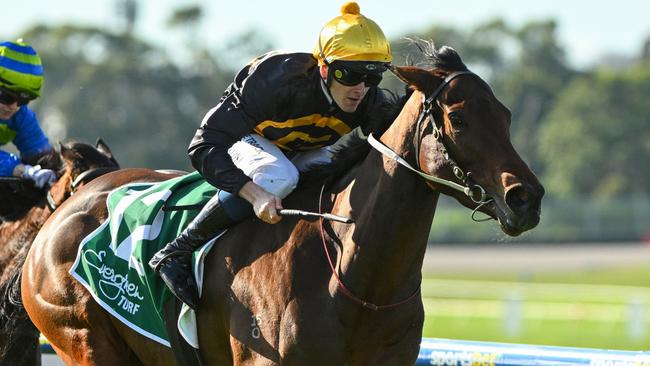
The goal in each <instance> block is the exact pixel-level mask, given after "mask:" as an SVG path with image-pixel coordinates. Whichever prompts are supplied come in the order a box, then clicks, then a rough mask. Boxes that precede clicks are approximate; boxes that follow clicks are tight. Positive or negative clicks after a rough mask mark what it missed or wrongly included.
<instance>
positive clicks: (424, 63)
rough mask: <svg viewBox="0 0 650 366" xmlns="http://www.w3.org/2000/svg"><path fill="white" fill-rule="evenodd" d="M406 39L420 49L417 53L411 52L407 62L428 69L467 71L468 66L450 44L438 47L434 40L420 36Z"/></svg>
mask: <svg viewBox="0 0 650 366" xmlns="http://www.w3.org/2000/svg"><path fill="white" fill-rule="evenodd" d="M406 40H407V41H408V42H409V43H410V44H411V45H412V46H415V47H416V48H417V50H418V52H416V53H415V54H409V57H408V58H407V64H409V65H412V66H417V67H420V68H423V69H427V70H431V69H445V70H449V71H467V66H466V65H465V64H464V63H463V60H462V59H461V58H460V55H458V52H456V50H455V49H453V48H451V47H449V46H442V47H440V48H436V46H435V43H434V42H433V41H427V40H424V39H420V38H406Z"/></svg>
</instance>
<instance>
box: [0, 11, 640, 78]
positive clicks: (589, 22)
mask: <svg viewBox="0 0 650 366" xmlns="http://www.w3.org/2000/svg"><path fill="white" fill-rule="evenodd" d="M117 1H118V0H90V1H89V0H56V1H45V0H17V1H11V2H9V3H8V4H9V5H8V6H9V10H10V13H11V15H9V16H7V15H6V14H5V15H4V16H3V20H2V22H0V37H1V38H13V37H16V36H18V35H19V34H18V31H19V30H21V29H24V28H26V27H27V26H28V25H32V24H35V23H50V24H55V23H62V22H76V23H82V24H93V25H97V26H100V27H105V28H109V29H116V27H118V26H119V21H118V20H117V16H116V11H115V7H116V6H115V4H116V2H117ZM139 2H140V4H141V11H140V14H141V20H140V23H139V25H138V27H137V28H136V32H137V33H138V34H139V35H141V36H143V37H145V38H147V39H148V40H150V41H152V42H155V43H157V44H163V43H164V42H166V40H170V39H172V40H173V39H174V37H173V36H170V35H169V33H168V32H167V31H166V26H165V20H166V19H167V18H168V16H169V15H170V14H171V13H172V10H173V9H175V8H177V7H180V6H184V5H189V4H201V5H202V6H204V8H205V10H206V18H205V19H204V21H203V23H202V28H201V31H200V37H201V38H203V39H204V40H206V41H208V42H210V43H211V44H213V45H214V46H215V48H218V47H219V46H223V45H224V44H225V43H226V42H227V41H228V39H229V38H230V37H231V36H233V35H235V34H238V33H241V32H243V31H245V30H246V29H249V28H251V27H256V28H258V29H262V30H264V31H265V32H266V34H267V35H268V36H269V37H270V38H271V39H273V40H274V42H275V44H276V45H277V46H278V48H281V49H286V50H295V51H311V50H312V47H313V44H314V42H315V39H316V35H317V34H318V32H319V30H320V28H321V27H322V26H323V24H324V23H325V22H326V21H328V20H329V19H330V18H332V17H333V16H336V15H338V13H339V8H340V6H341V5H342V4H343V2H344V1H332V0H324V1H320V2H313V1H309V0H275V1H273V0H228V1H218V0H212V1H202V0H139ZM598 3H601V4H607V5H598ZM359 4H360V6H361V12H362V13H364V14H365V15H366V16H368V17H370V18H372V19H374V20H375V21H376V22H377V23H378V24H379V25H380V26H381V27H382V28H383V29H384V31H385V32H386V34H387V36H388V37H391V38H392V37H397V36H403V35H408V34H409V32H413V31H417V30H419V29H422V28H424V27H427V26H429V25H431V24H433V23H439V24H442V25H451V26H454V27H457V28H462V27H467V28H471V27H473V26H474V25H476V24H478V23H481V22H483V21H485V20H487V19H490V18H494V17H501V18H503V19H505V20H506V21H507V22H508V23H509V24H511V25H515V26H517V25H521V24H523V23H525V22H526V21H527V20H530V19H536V20H537V19H548V18H554V19H556V20H557V21H558V23H559V38H560V42H561V43H562V44H563V45H564V46H565V48H566V49H567V55H568V57H569V60H570V62H571V63H572V64H573V65H574V66H577V67H583V66H589V65H590V64H591V63H592V62H594V60H595V59H597V58H599V57H602V56H603V55H605V54H622V55H636V54H638V53H639V52H640V48H641V43H642V42H643V40H644V39H646V38H648V37H650V20H648V14H650V1H646V0H617V1H615V2H604V1H603V2H597V1H593V0H563V1H561V0H538V1H525V0H454V1H435V0H426V1H425V0H408V1H403V2H402V1H394V0H393V1H386V0H365V1H364V0H360V1H359ZM399 4H408V6H409V8H408V9H405V8H398V7H397V5H399ZM438 4H439V8H436V7H435V5H438ZM3 6H4V7H7V4H4V5H3ZM5 9H6V8H5ZM3 13H4V12H3ZM452 46H453V45H452Z"/></svg>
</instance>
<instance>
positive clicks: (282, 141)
mask: <svg viewBox="0 0 650 366" xmlns="http://www.w3.org/2000/svg"><path fill="white" fill-rule="evenodd" d="M331 137H332V135H325V136H322V137H311V136H310V135H309V134H307V133H304V132H298V131H293V132H291V133H290V134H288V135H286V136H284V137H282V138H279V139H277V140H273V143H274V144H275V145H276V146H278V147H279V148H281V149H284V150H292V149H291V148H289V147H288V146H287V144H288V143H290V142H292V141H294V140H297V139H301V140H303V141H307V142H312V143H315V142H323V141H329V139H330V138H331ZM314 148H317V147H314Z"/></svg>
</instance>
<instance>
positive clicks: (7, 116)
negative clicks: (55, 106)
mask: <svg viewBox="0 0 650 366" xmlns="http://www.w3.org/2000/svg"><path fill="white" fill-rule="evenodd" d="M41 85H43V66H42V65H41V58H40V57H39V56H38V54H37V53H36V51H35V50H34V49H33V48H32V47H31V46H30V45H29V44H27V43H24V42H22V41H21V40H18V41H16V42H2V43H0V146H1V145H4V144H7V143H8V142H13V144H14V145H15V146H16V148H17V149H18V151H20V159H19V158H18V157H17V156H16V155H14V154H11V153H9V152H6V151H2V150H0V177H9V176H15V177H22V178H26V179H31V180H32V181H34V184H35V185H36V186H38V187H40V188H43V187H45V185H46V184H51V183H53V182H54V181H55V180H56V174H55V173H54V172H53V171H52V170H49V169H41V167H40V166H38V165H35V164H36V163H37V161H38V160H39V159H40V158H41V157H43V156H45V155H47V154H50V153H52V152H53V151H54V149H53V148H52V145H50V142H49V141H48V139H47V137H45V134H44V133H43V130H41V127H40V126H39V124H38V120H37V119H36V115H35V114H34V112H33V111H32V110H31V109H29V107H27V103H29V102H30V101H32V100H34V99H36V98H38V96H39V95H40V91H41Z"/></svg>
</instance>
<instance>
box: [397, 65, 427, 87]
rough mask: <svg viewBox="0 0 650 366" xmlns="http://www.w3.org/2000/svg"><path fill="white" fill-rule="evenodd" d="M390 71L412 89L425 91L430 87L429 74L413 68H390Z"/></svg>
mask: <svg viewBox="0 0 650 366" xmlns="http://www.w3.org/2000/svg"><path fill="white" fill-rule="evenodd" d="M390 71H392V72H393V74H395V76H397V77H398V78H399V79H400V80H402V81H403V82H405V83H407V84H408V85H410V86H411V87H412V88H414V89H416V90H419V91H425V90H427V89H428V88H429V86H430V85H431V72H430V71H427V70H424V69H421V68H419V67H414V66H391V68H390Z"/></svg>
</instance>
